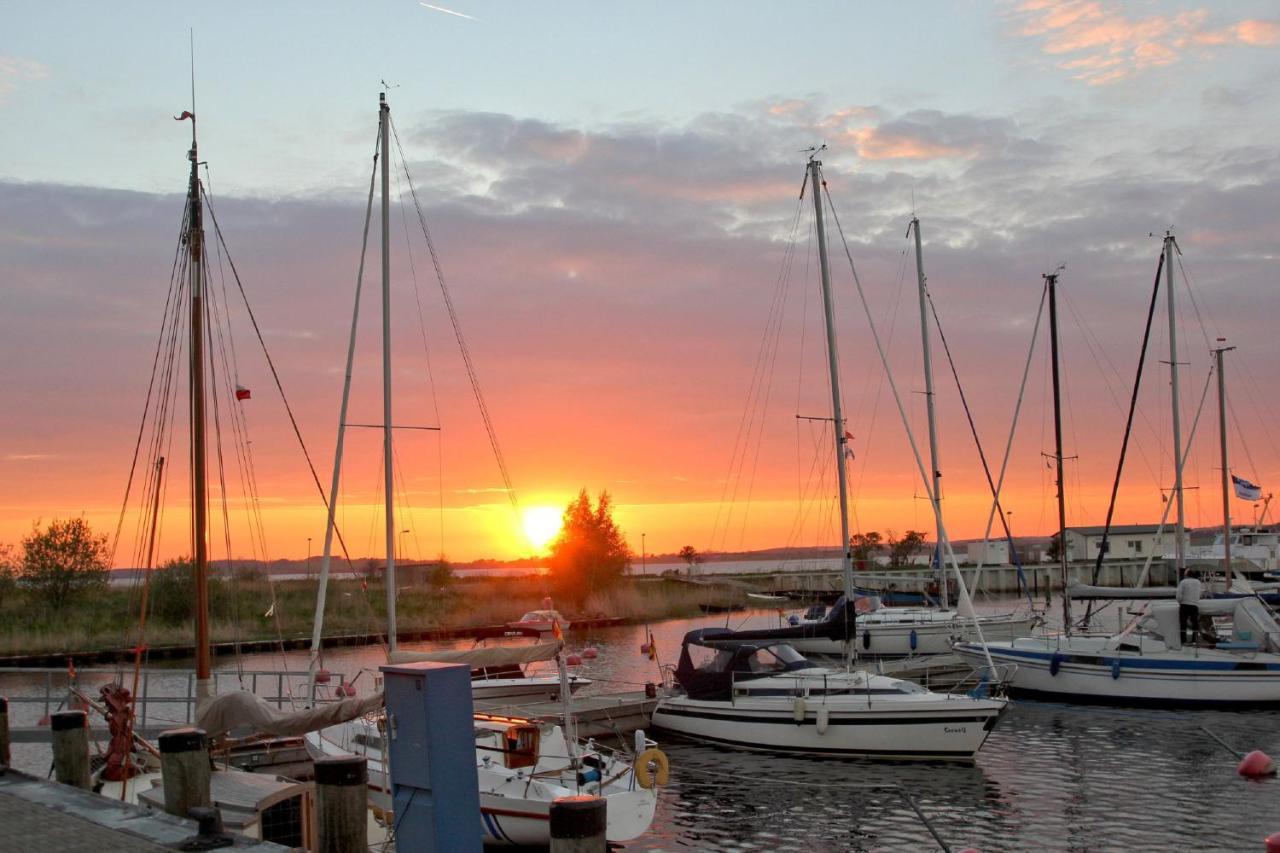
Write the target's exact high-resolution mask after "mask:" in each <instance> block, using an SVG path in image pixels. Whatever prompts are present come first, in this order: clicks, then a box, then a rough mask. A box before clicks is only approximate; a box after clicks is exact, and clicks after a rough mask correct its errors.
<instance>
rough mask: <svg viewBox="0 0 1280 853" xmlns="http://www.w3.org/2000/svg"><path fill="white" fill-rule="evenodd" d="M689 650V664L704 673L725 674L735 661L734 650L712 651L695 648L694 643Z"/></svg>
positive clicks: (710, 649)
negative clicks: (730, 664)
mask: <svg viewBox="0 0 1280 853" xmlns="http://www.w3.org/2000/svg"><path fill="white" fill-rule="evenodd" d="M688 649H689V662H690V663H692V664H693V668H694V669H698V670H702V671H703V672H724V671H725V670H727V669H728V668H729V663H730V662H731V661H732V660H733V650H732V649H712V648H708V647H707V646H695V645H693V644H692V643H690V644H689V646H688Z"/></svg>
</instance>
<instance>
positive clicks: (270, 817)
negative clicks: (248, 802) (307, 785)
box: [261, 795, 307, 848]
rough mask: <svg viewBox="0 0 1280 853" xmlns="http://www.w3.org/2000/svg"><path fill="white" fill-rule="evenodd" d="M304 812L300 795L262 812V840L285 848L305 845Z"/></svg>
mask: <svg viewBox="0 0 1280 853" xmlns="http://www.w3.org/2000/svg"><path fill="white" fill-rule="evenodd" d="M306 822H307V821H306V810H305V809H304V807H303V802H302V795H298V796H296V797H290V798H289V799H287V800H281V801H280V802H278V803H276V804H275V805H274V806H269V807H268V808H265V809H263V810H262V823H261V827H262V840H263V841H274V842H275V843H276V844H283V845H284V846H285V847H293V848H300V847H302V846H303V845H304V844H305V843H306V840H307V839H306V838H305V829H306Z"/></svg>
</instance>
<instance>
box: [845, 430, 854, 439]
mask: <svg viewBox="0 0 1280 853" xmlns="http://www.w3.org/2000/svg"><path fill="white" fill-rule="evenodd" d="M844 440H845V441H853V433H851V432H849V431H848V430H845V431H844Z"/></svg>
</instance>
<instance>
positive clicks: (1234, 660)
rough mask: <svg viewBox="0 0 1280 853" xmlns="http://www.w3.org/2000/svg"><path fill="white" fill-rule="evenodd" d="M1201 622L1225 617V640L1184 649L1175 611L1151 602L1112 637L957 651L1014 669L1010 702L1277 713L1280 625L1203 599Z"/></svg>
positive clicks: (1254, 607) (1251, 608)
mask: <svg viewBox="0 0 1280 853" xmlns="http://www.w3.org/2000/svg"><path fill="white" fill-rule="evenodd" d="M1200 612H1201V614H1202V615H1209V616H1219V617H1230V618H1231V621H1232V636H1231V639H1230V640H1224V641H1219V642H1215V643H1213V644H1211V645H1195V646H1188V645H1183V644H1182V638H1181V636H1180V634H1181V632H1180V631H1179V628H1178V605H1177V604H1176V603H1174V602H1153V603H1152V604H1151V606H1150V609H1149V611H1148V612H1147V613H1146V615H1144V616H1143V617H1142V618H1141V619H1140V620H1139V621H1138V622H1137V624H1136V626H1135V628H1134V629H1133V630H1131V631H1128V632H1124V633H1120V634H1116V635H1114V636H1090V635H1077V636H1057V637H1036V638H1030V637H1026V638H1022V639H1018V640H1013V641H1011V642H989V643H987V644H986V647H985V650H984V648H983V646H982V644H979V643H961V644H959V645H957V646H956V648H955V651H956V652H957V653H958V654H959V655H960V656H961V657H964V658H966V659H968V660H970V661H972V662H974V663H975V664H977V665H984V664H985V663H986V655H988V654H989V655H990V656H991V658H992V660H994V661H995V662H996V663H997V664H1012V665H1014V667H1013V671H1012V674H1011V675H1010V676H1009V680H1008V682H1007V684H1008V687H1009V691H1010V692H1011V693H1013V694H1015V695H1017V694H1021V695H1028V696H1035V697H1040V698H1046V699H1053V700H1058V701H1068V702H1083V703H1105V704H1116V705H1155V706H1165V707H1177V708H1196V707H1225V708H1245V707H1266V706H1280V622H1277V621H1276V618H1275V615H1274V614H1273V613H1272V612H1271V611H1270V610H1269V609H1268V608H1267V607H1266V605H1265V604H1263V603H1262V602H1260V601H1258V600H1257V599H1256V598H1236V599H1212V600H1209V599H1202V600H1201V601H1200Z"/></svg>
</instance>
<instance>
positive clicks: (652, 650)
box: [649, 631, 658, 660]
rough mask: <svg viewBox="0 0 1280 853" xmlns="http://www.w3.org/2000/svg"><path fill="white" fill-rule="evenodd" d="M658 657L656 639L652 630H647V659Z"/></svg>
mask: <svg viewBox="0 0 1280 853" xmlns="http://www.w3.org/2000/svg"><path fill="white" fill-rule="evenodd" d="M657 659H658V641H657V640H655V639H653V632H652V631H650V632H649V660H657Z"/></svg>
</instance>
